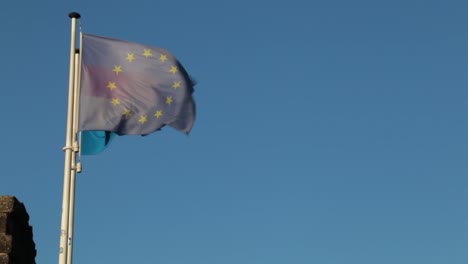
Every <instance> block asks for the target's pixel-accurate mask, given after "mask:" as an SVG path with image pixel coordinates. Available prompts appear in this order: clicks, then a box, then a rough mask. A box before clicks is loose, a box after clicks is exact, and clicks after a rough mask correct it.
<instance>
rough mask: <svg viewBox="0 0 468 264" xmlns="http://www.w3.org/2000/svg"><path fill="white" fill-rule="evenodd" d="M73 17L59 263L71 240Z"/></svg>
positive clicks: (73, 17) (62, 262) (76, 16)
mask: <svg viewBox="0 0 468 264" xmlns="http://www.w3.org/2000/svg"><path fill="white" fill-rule="evenodd" d="M68 16H69V17H70V18H71V22H72V23H71V44H70V75H69V81H68V114H67V132H66V137H65V138H66V139H65V147H64V148H63V150H64V151H65V168H64V174H63V200H62V223H61V228H60V253H59V264H66V261H67V253H68V246H67V244H68V243H67V242H68V240H69V234H68V219H69V213H70V212H69V203H70V176H71V169H72V168H71V163H72V152H73V146H72V143H73V97H74V86H75V42H76V20H77V19H79V18H80V14H78V13H75V12H72V13H70V14H69V15H68Z"/></svg>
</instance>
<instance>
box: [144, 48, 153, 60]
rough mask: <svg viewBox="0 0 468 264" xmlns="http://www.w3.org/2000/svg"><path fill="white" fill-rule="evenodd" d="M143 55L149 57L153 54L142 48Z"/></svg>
mask: <svg viewBox="0 0 468 264" xmlns="http://www.w3.org/2000/svg"><path fill="white" fill-rule="evenodd" d="M143 56H145V57H146V58H149V57H151V56H153V54H151V50H150V49H144V50H143Z"/></svg>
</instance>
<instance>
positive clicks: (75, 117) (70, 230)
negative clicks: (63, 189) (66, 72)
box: [67, 49, 81, 264]
mask: <svg viewBox="0 0 468 264" xmlns="http://www.w3.org/2000/svg"><path fill="white" fill-rule="evenodd" d="M79 53H80V51H79V49H76V51H75V81H74V91H73V94H74V96H73V151H72V157H71V172H70V173H71V174H70V200H69V201H70V202H69V204H68V205H69V208H68V209H69V210H68V244H67V264H72V262H73V227H74V224H75V222H74V221H75V183H76V173H77V172H78V171H77V163H76V153H77V152H78V142H77V139H76V134H77V133H78V110H79V105H78V103H79V102H78V99H79V96H80V95H79V92H80V90H79V87H80V75H79V73H80V65H81V64H80V54H79Z"/></svg>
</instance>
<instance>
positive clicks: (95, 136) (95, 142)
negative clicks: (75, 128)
mask: <svg viewBox="0 0 468 264" xmlns="http://www.w3.org/2000/svg"><path fill="white" fill-rule="evenodd" d="M115 136H116V134H115V133H113V132H110V131H83V132H81V144H80V147H81V149H80V150H81V154H82V155H95V154H99V153H101V152H103V151H104V150H105V149H106V148H107V146H108V145H109V144H110V143H111V141H112V140H113V139H114V138H115Z"/></svg>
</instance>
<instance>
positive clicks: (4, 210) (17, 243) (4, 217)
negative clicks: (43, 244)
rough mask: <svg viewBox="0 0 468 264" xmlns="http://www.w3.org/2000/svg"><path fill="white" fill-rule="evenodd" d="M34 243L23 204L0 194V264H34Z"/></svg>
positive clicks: (11, 197)
mask: <svg viewBox="0 0 468 264" xmlns="http://www.w3.org/2000/svg"><path fill="white" fill-rule="evenodd" d="M35 258H36V244H35V243H34V240H33V231H32V227H31V226H30V225H29V215H28V213H27V212H26V208H25V207H24V204H23V203H21V202H19V201H18V200H17V199H16V198H15V197H14V196H0V264H35V263H36V261H35Z"/></svg>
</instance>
